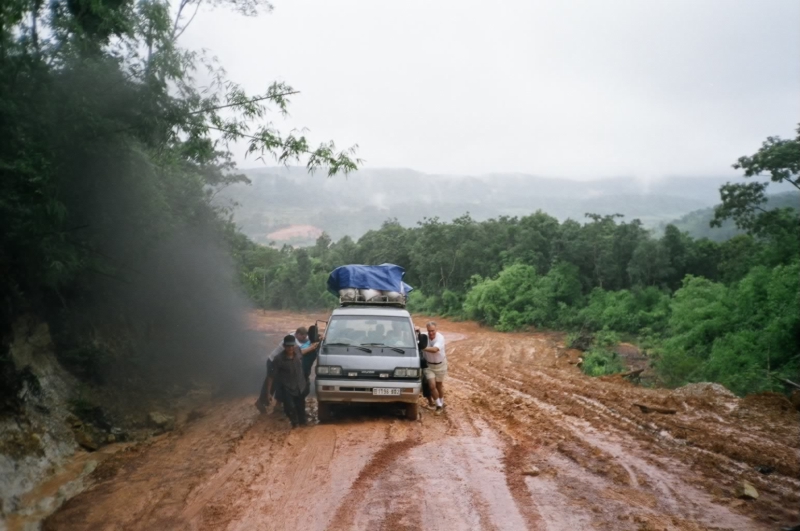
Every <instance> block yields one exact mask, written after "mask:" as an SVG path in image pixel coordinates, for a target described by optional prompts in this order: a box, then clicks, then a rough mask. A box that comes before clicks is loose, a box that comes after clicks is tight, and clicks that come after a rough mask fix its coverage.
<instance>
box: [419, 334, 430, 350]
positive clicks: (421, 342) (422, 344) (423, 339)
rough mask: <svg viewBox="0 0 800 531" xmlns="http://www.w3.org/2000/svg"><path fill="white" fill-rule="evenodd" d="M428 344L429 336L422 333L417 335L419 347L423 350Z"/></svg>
mask: <svg viewBox="0 0 800 531" xmlns="http://www.w3.org/2000/svg"><path fill="white" fill-rule="evenodd" d="M427 346H428V336H426V335H425V334H420V335H418V336H417V347H418V348H419V349H420V350H422V349H424V348H426V347H427Z"/></svg>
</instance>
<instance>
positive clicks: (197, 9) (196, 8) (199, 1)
mask: <svg viewBox="0 0 800 531" xmlns="http://www.w3.org/2000/svg"><path fill="white" fill-rule="evenodd" d="M202 3H203V0H197V7H195V8H194V13H192V17H191V18H190V19H189V22H187V23H186V24H184V25H183V27H182V28H181V30H180V31H179V32H178V34H177V35H176V34H175V28H172V41H173V42H175V41H177V40H178V38H180V36H181V35H183V32H184V31H186V28H188V27H189V24H191V23H192V21H193V20H194V17H196V16H197V12H198V11H200V4H202ZM177 22H178V21H177V20H175V23H176V27H177Z"/></svg>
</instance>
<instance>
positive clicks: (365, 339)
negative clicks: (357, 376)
mask: <svg viewBox="0 0 800 531" xmlns="http://www.w3.org/2000/svg"><path fill="white" fill-rule="evenodd" d="M325 344H328V345H330V344H339V345H351V346H362V345H363V346H385V347H396V348H414V347H415V346H416V345H417V342H416V339H415V338H414V330H413V328H412V327H411V321H410V320H409V319H408V317H383V316H378V317H376V316H372V315H370V316H366V315H342V316H339V317H334V318H332V319H331V322H330V324H328V328H327V330H326V331H325Z"/></svg>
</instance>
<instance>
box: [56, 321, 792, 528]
mask: <svg viewBox="0 0 800 531" xmlns="http://www.w3.org/2000/svg"><path fill="white" fill-rule="evenodd" d="M309 317H311V316H307V315H305V316H299V315H291V314H286V313H260V314H257V315H254V316H253V321H252V322H253V327H255V328H257V329H259V330H262V331H263V332H265V334H273V335H274V337H275V338H277V337H279V336H280V335H281V334H283V333H285V331H286V330H287V329H291V328H293V327H294V326H295V325H296V324H297V323H298V322H300V323H306V322H308V321H309ZM423 323H424V321H423V320H420V322H419V324H423ZM440 330H441V331H442V332H443V333H444V335H445V336H446V337H447V339H448V359H449V367H450V378H449V381H448V382H447V385H448V387H447V390H448V393H449V394H448V395H447V397H446V402H447V404H448V407H447V410H446V413H445V414H444V415H442V416H434V415H433V414H432V412H431V411H428V410H422V411H423V413H422V416H421V419H420V420H419V421H416V422H412V421H406V420H404V419H403V418H402V412H401V411H400V410H394V409H392V408H357V409H349V410H344V411H339V412H337V413H336V420H335V421H334V422H332V423H330V424H324V425H321V424H320V425H312V426H310V427H305V428H300V429H296V430H290V429H289V424H288V421H286V420H283V418H282V416H279V415H263V416H260V415H259V414H258V412H257V411H256V409H255V408H254V407H253V401H254V399H255V391H256V390H254V394H253V395H252V396H247V397H241V398H236V399H230V400H227V401H224V402H219V403H216V404H215V405H213V406H212V407H209V408H208V409H207V410H205V411H204V414H203V416H202V417H201V418H198V419H197V420H194V421H192V422H190V423H188V424H186V425H185V426H183V427H181V428H180V429H179V430H178V431H176V432H172V433H170V434H167V435H165V436H162V437H161V438H159V439H156V440H154V441H153V442H151V443H149V444H147V445H140V446H138V447H134V448H132V449H130V450H127V451H121V452H118V453H117V454H115V455H114V456H113V457H111V458H109V459H107V460H106V461H104V462H103V463H102V464H101V465H100V466H99V467H98V468H97V470H96V471H95V472H94V478H93V479H94V485H93V486H92V487H91V488H90V489H88V490H87V491H85V492H83V493H82V494H80V495H78V496H77V497H75V498H73V499H72V500H70V501H69V502H67V504H66V505H65V506H64V507H62V508H61V510H59V511H58V512H57V513H55V514H54V515H52V516H51V517H50V518H49V519H48V520H47V521H46V522H45V525H44V528H45V529H49V530H67V529H68V530H76V529H92V530H95V529H142V530H151V529H186V530H212V529H213V530H217V529H227V530H249V529H258V530H266V529H275V530H283V529H306V530H316V529H319V530H323V529H331V530H344V529H370V530H372V529H386V530H400V529H421V528H425V529H427V530H438V529H441V530H448V531H451V530H462V529H463V530H466V529H490V530H491V529H497V530H506V529H535V530H561V529H563V530H582V529H608V530H624V529H631V530H657V529H658V530H661V529H678V530H684V529H686V530H690V529H691V530H694V529H735V530H742V529H779V528H780V527H781V526H788V525H795V524H798V523H800V516H799V515H798V507H799V506H800V481H798V479H797V478H798V477H799V476H800V422H799V421H798V415H797V413H796V412H795V411H793V410H792V409H791V408H790V407H788V403H784V402H782V401H781V399H780V398H779V397H777V396H776V395H767V396H759V397H750V398H748V399H744V400H740V399H737V398H735V397H733V396H731V395H729V394H727V393H725V392H724V390H719V389H716V388H714V387H708V386H705V387H704V386H702V385H698V386H689V387H686V388H683V389H680V390H676V391H665V390H650V389H644V388H639V387H635V386H633V385H631V384H628V383H627V382H625V381H623V380H621V379H609V380H606V381H602V380H598V379H591V378H588V377H586V376H583V375H582V374H580V372H579V371H578V370H577V369H576V368H575V366H574V365H573V364H570V363H569V362H570V361H573V362H574V361H575V359H576V357H577V354H578V353H577V352H575V351H567V350H565V349H564V348H563V347H561V346H560V343H559V341H558V336H556V335H551V334H499V333H495V332H491V331H487V330H486V329H482V328H479V327H478V326H477V325H474V324H471V323H450V322H445V321H441V322H440ZM633 403H642V404H645V405H650V406H657V407H663V408H671V409H675V410H677V413H676V414H673V415H665V414H659V413H649V414H646V413H643V412H642V411H641V409H640V408H638V407H636V406H633ZM308 407H309V410H310V411H311V412H312V417H313V416H314V415H313V414H314V412H315V404H314V401H313V400H311V399H309V404H308ZM757 466H768V467H770V469H772V472H771V473H769V474H764V473H761V472H758V471H757V470H756V468H755V467H757ZM764 470H768V469H764ZM743 480H746V481H748V482H749V483H751V484H752V485H753V486H754V487H755V488H756V489H757V491H758V494H759V498H758V499H757V500H744V499H739V498H737V497H736V491H737V489H738V488H739V486H740V485H741V484H742V481H743Z"/></svg>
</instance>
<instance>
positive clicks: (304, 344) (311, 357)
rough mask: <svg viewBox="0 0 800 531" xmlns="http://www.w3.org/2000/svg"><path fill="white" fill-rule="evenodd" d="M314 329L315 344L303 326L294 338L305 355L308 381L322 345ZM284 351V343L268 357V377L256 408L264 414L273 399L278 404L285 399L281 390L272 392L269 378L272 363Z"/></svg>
mask: <svg viewBox="0 0 800 531" xmlns="http://www.w3.org/2000/svg"><path fill="white" fill-rule="evenodd" d="M313 328H314V332H315V333H314V337H315V341H314V342H313V343H312V342H311V340H310V338H309V330H308V329H307V328H306V327H304V326H301V327H300V328H298V329H297V331H295V333H294V338H295V339H296V340H297V347H298V348H299V349H300V353H301V354H302V355H303V356H302V357H303V373H304V374H305V376H306V381H308V379H309V377H310V375H311V367H312V365H314V361H315V360H316V359H317V349H318V347H319V343H320V339H319V338H317V337H316V336H317V333H316V326H314V327H313ZM283 349H284V347H283V343H281V344H280V345H278V346H277V347H275V349H274V350H273V351H272V352H270V354H269V356H267V376H266V378H264V383H262V384H261V393H259V396H258V400H256V407H257V408H258V410H259V411H260V412H261V413H262V414H263V413H266V412H267V406H268V405H270V402H271V400H272V398H274V399H275V401H276V402H280V403H283V397H282V396H281V395H280V393H279V392H277V391H279V389H272V390H271V391H270V388H269V385H268V382H269V376H270V374H271V373H272V362H273V361H274V360H275V358H276V357H277V356H278V355H279V354H280V353H281V352H283Z"/></svg>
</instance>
